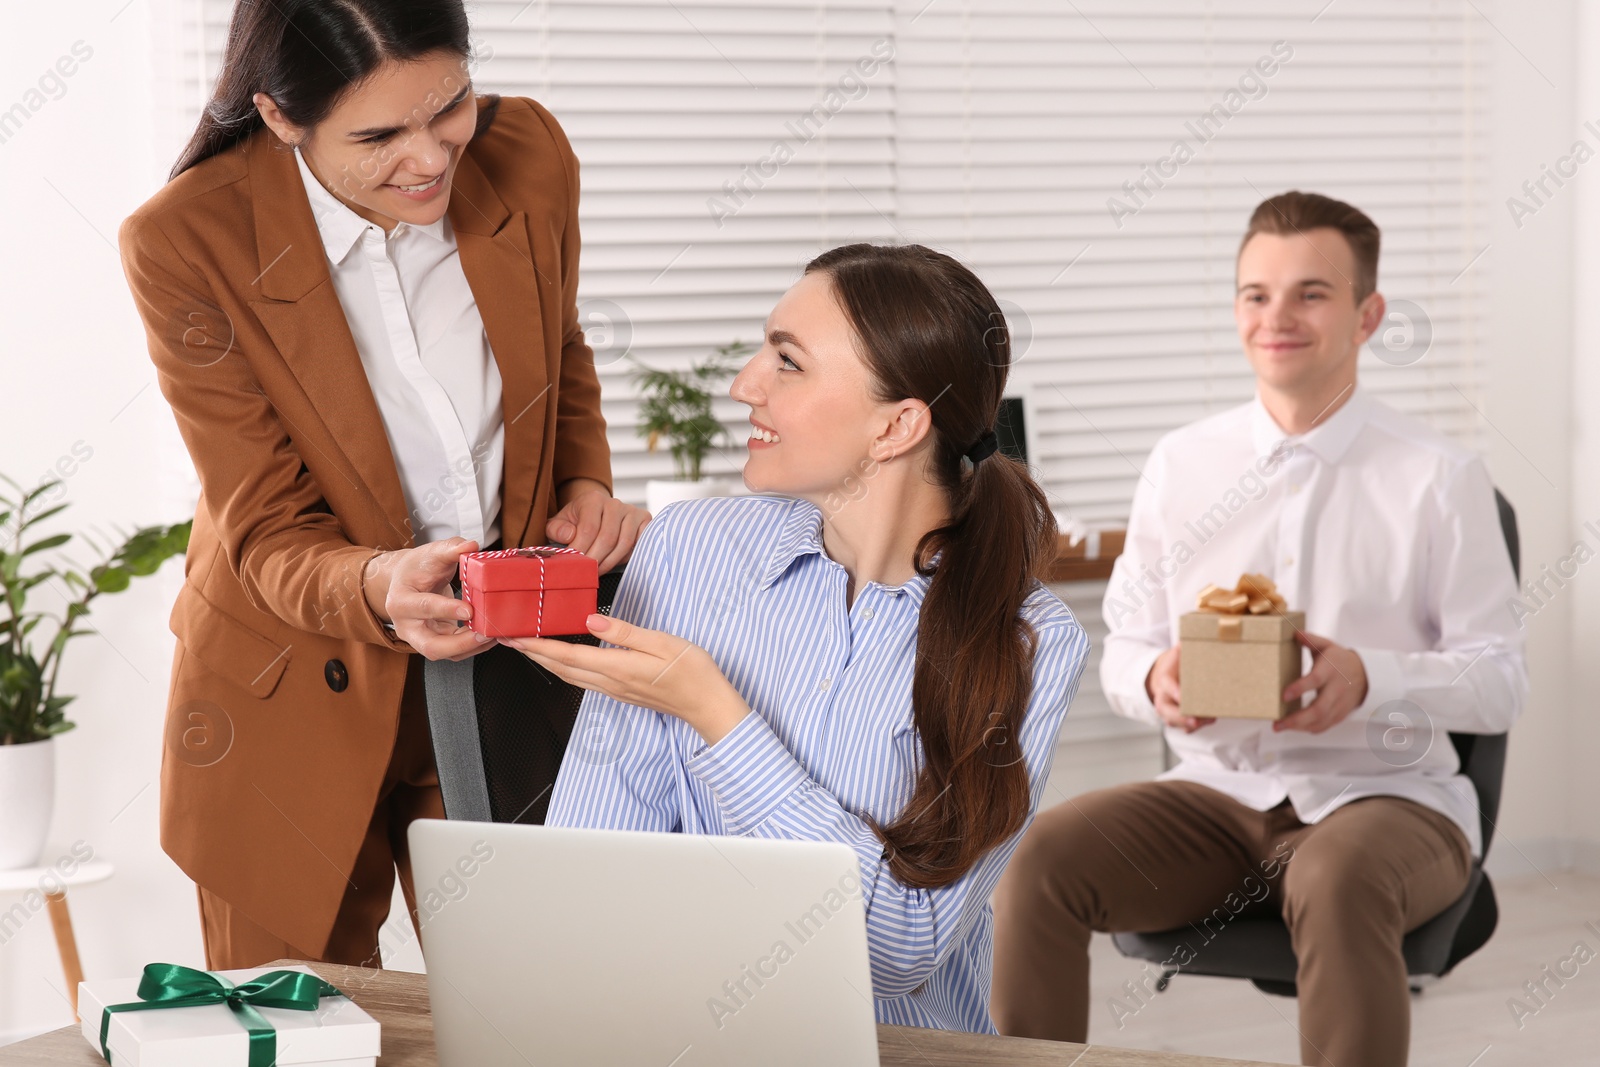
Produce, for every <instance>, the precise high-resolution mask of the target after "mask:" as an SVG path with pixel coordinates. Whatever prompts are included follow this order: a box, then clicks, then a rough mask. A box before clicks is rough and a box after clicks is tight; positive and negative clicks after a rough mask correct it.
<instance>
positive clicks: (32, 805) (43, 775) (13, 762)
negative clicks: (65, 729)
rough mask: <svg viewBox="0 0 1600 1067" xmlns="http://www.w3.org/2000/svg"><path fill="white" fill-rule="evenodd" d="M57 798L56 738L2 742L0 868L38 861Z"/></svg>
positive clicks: (30, 864)
mask: <svg viewBox="0 0 1600 1067" xmlns="http://www.w3.org/2000/svg"><path fill="white" fill-rule="evenodd" d="M55 800H56V746H55V739H54V738H48V739H46V740H44V741H30V742H28V743H27V744H25V745H0V871H9V870H15V869H16V868H18V867H32V866H33V865H34V864H36V863H38V862H39V854H40V853H41V852H43V851H44V839H45V835H46V834H48V833H49V832H50V815H51V813H52V811H53V810H54V808H55Z"/></svg>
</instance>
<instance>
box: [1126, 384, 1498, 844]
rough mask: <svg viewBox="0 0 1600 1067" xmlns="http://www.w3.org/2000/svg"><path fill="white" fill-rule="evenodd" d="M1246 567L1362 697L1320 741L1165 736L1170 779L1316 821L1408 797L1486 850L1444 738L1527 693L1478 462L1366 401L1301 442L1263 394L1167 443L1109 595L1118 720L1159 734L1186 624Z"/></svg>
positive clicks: (1266, 726) (1359, 398)
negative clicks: (1162, 675)
mask: <svg viewBox="0 0 1600 1067" xmlns="http://www.w3.org/2000/svg"><path fill="white" fill-rule="evenodd" d="M1246 573H1259V574H1265V575H1267V576H1268V577H1270V578H1272V580H1273V581H1275V582H1276V583H1277V584H1278V588H1279V590H1280V591H1281V592H1282V593H1283V595H1284V596H1285V597H1286V598H1287V599H1288V602H1289V608H1290V610H1301V611H1304V612H1305V613H1306V630H1307V631H1308V632H1309V633H1312V634H1318V635H1321V636H1324V637H1329V638H1331V639H1332V640H1334V641H1335V642H1337V643H1339V644H1341V645H1344V646H1346V647H1348V648H1352V649H1354V650H1355V651H1356V652H1357V653H1358V654H1359V655H1360V656H1361V660H1362V664H1363V666H1364V667H1365V668H1366V673H1367V684H1368V690H1367V697H1366V700H1365V701H1364V702H1363V703H1362V704H1361V706H1360V707H1358V708H1356V710H1355V711H1354V712H1352V713H1351V714H1350V715H1349V716H1348V717H1347V718H1346V719H1345V720H1344V721H1343V722H1341V723H1339V724H1338V725H1337V726H1334V727H1333V728H1331V729H1329V730H1327V731H1325V732H1323V733H1321V734H1311V733H1307V732H1305V731H1302V730H1284V731H1281V732H1276V733H1275V732H1273V730H1272V729H1271V724H1270V723H1266V722H1262V721H1258V720H1247V719H1218V720H1217V721H1216V722H1214V723H1212V724H1210V725H1208V726H1203V727H1201V728H1200V729H1198V730H1196V731H1195V732H1194V733H1190V734H1186V733H1184V732H1183V731H1182V730H1180V729H1176V728H1172V727H1168V728H1167V729H1166V739H1167V744H1168V745H1169V746H1170V747H1171V749H1172V751H1173V753H1174V755H1175V756H1176V757H1177V758H1178V760H1179V762H1178V763H1177V765H1176V766H1174V767H1173V768H1172V769H1171V770H1169V771H1167V772H1166V773H1164V774H1162V775H1160V778H1161V779H1177V780H1183V781H1191V782H1198V783H1200V784H1202V785H1206V786H1209V787H1211V788H1212V789H1216V790H1219V791H1221V792H1223V793H1226V794H1228V795H1229V796H1231V797H1233V798H1234V799H1236V800H1238V801H1239V802H1241V803H1243V804H1246V805H1248V806H1250V807H1252V808H1255V809H1256V810H1258V811H1266V810H1268V809H1270V808H1272V807H1274V806H1275V805H1277V804H1278V803H1279V802H1281V801H1282V800H1284V798H1286V797H1287V798H1288V800H1289V801H1290V802H1291V803H1292V804H1293V806H1294V810H1295V813H1296V815H1298V816H1299V818H1300V819H1301V820H1302V821H1303V822H1307V823H1314V822H1317V821H1319V820H1320V819H1322V818H1323V817H1324V816H1326V815H1327V814H1328V813H1329V812H1331V811H1333V810H1335V809H1336V808H1338V807H1339V806H1341V805H1343V804H1348V803H1349V802H1351V801H1353V800H1356V799H1359V798H1361V797H1369V796H1398V797H1406V798H1409V799H1411V800H1414V801H1416V802H1418V803H1420V804H1423V805H1426V806H1427V807H1429V808H1432V809H1434V810H1436V811H1439V812H1442V813H1444V814H1445V815H1447V816H1449V817H1450V819H1451V820H1452V821H1454V822H1455V823H1456V824H1457V825H1458V826H1460V827H1461V829H1462V831H1463V832H1464V833H1465V834H1466V836H1467V840H1468V841H1469V842H1470V843H1471V845H1472V851H1473V855H1475V856H1481V855H1482V841H1481V835H1480V833H1479V828H1478V825H1479V812H1478V807H1477V794H1476V791H1475V790H1474V789H1473V787H1472V783H1471V781H1470V780H1468V779H1467V778H1466V777H1465V776H1464V775H1462V774H1459V773H1458V771H1459V765H1458V761H1457V759H1456V752H1455V748H1454V747H1453V746H1452V745H1451V743H1450V739H1449V737H1448V736H1447V735H1448V733H1450V732H1451V731H1458V732H1467V733H1500V732H1502V731H1505V730H1507V729H1509V728H1510V726H1511V723H1512V722H1513V721H1514V720H1515V719H1516V717H1517V715H1518V713H1519V712H1520V711H1521V708H1522V703H1523V698H1524V696H1525V695H1526V692H1527V670H1526V666H1525V664H1524V660H1523V635H1522V632H1521V630H1520V628H1519V625H1518V622H1517V620H1516V619H1515V617H1514V616H1513V614H1512V612H1511V610H1510V608H1509V607H1508V604H1509V602H1511V601H1512V600H1513V599H1514V598H1515V597H1516V596H1517V587H1516V581H1515V578H1514V576H1513V574H1512V570H1511V562H1510V556H1509V554H1508V553H1507V551H1506V544H1505V540H1504V537H1503V535H1502V534H1501V531H1500V524H1499V519H1498V513H1497V511H1496V508H1495V502H1494V490H1493V487H1492V485H1491V484H1490V481H1489V475H1488V471H1487V470H1486V468H1485V467H1484V464H1483V462H1482V460H1480V459H1479V458H1478V457H1477V456H1476V455H1475V454H1473V453H1472V452H1470V451H1468V450H1466V449H1463V448H1462V447H1460V446H1458V445H1456V444H1454V443H1452V442H1450V441H1449V440H1447V439H1446V438H1444V437H1442V436H1441V435H1439V434H1437V433H1434V432H1433V431H1432V430H1430V429H1429V428H1428V427H1427V426H1425V425H1423V424H1422V423H1421V422H1419V421H1417V420H1416V419H1413V418H1411V417H1409V416H1406V415H1403V414H1401V413H1399V412H1397V411H1395V410H1394V409H1392V408H1390V407H1388V406H1387V405H1385V404H1383V403H1382V402H1380V401H1379V400H1377V399H1376V398H1373V397H1370V396H1368V395H1366V394H1365V393H1364V392H1362V391H1361V390H1360V389H1359V388H1358V389H1356V390H1354V391H1353V392H1352V393H1351V395H1350V397H1349V398H1348V399H1347V400H1346V401H1345V403H1344V404H1343V406H1341V407H1339V408H1338V409H1337V410H1335V411H1334V412H1333V413H1332V414H1331V415H1329V416H1327V417H1326V418H1325V419H1324V420H1323V421H1322V422H1321V423H1320V424H1318V425H1317V426H1315V427H1314V428H1313V429H1311V430H1310V431H1309V432H1307V433H1305V434H1302V435H1299V436H1297V437H1288V436H1286V435H1285V434H1284V432H1283V431H1282V430H1281V429H1280V428H1279V427H1278V425H1277V423H1276V422H1275V421H1274V420H1273V418H1272V416H1271V415H1270V414H1268V413H1267V410H1266V408H1265V407H1263V406H1262V404H1261V401H1260V399H1259V398H1257V399H1256V400H1254V401H1253V402H1251V403H1249V404H1245V405H1243V406H1241V407H1237V408H1234V409H1232V410H1229V411H1225V412H1222V413H1221V414H1219V415H1214V416H1212V417H1210V418H1206V419H1203V420H1201V421H1199V422H1196V423H1193V424H1191V425H1189V426H1185V427H1183V428H1182V429H1179V430H1176V431H1174V432H1173V433H1170V434H1168V435H1167V436H1165V437H1163V438H1162V439H1161V440H1160V441H1159V442H1158V443H1157V444H1156V447H1155V449H1154V450H1153V451H1152V452H1151V454H1150V459H1149V461H1148V462H1147V463H1146V465H1145V469H1144V472H1143V477H1142V478H1141V479H1140V481H1139V484H1138V486H1137V488H1136V489H1135V491H1134V498H1133V510H1132V514H1131V516H1130V517H1129V520H1128V538H1127V547H1126V548H1125V549H1124V551H1123V554H1122V555H1121V556H1120V557H1119V558H1118V559H1117V561H1116V565H1115V566H1114V567H1113V569H1112V574H1111V581H1110V585H1109V587H1108V588H1107V591H1106V600H1105V605H1104V612H1105V617H1106V621H1107V623H1108V624H1109V626H1110V635H1109V636H1108V637H1107V638H1106V643H1105V655H1104V657H1103V659H1102V661H1101V666H1100V678H1101V684H1102V686H1103V687H1104V689H1105V692H1106V695H1107V697H1108V698H1109V699H1110V701H1111V705H1112V707H1113V708H1114V709H1116V711H1117V712H1118V713H1120V714H1122V715H1125V716H1127V717H1129V718H1134V719H1140V720H1143V721H1145V722H1149V723H1151V724H1155V725H1160V724H1161V719H1160V716H1158V715H1157V713H1156V710H1155V706H1154V704H1152V703H1151V700H1150V696H1149V694H1148V693H1147V692H1146V690H1145V678H1146V676H1147V675H1148V674H1149V672H1150V668H1151V665H1152V664H1153V663H1154V662H1155V660H1156V657H1157V656H1158V655H1160V653H1161V652H1162V651H1163V650H1164V649H1166V648H1168V647H1170V646H1171V645H1172V644H1173V643H1174V641H1175V640H1176V634H1177V619H1178V616H1179V615H1180V614H1183V613H1184V612H1188V611H1193V610H1195V599H1196V596H1197V595H1198V593H1199V591H1200V590H1201V589H1202V588H1204V587H1205V586H1206V585H1207V584H1208V583H1216V584H1217V585H1221V586H1226V587H1230V588H1231V587H1232V586H1233V584H1234V582H1235V581H1237V580H1238V578H1239V576H1240V575H1242V574H1246ZM1306 662H1307V663H1308V664H1309V658H1307V661H1306ZM1179 701H1180V705H1181V701H1182V694H1181V690H1180V695H1179Z"/></svg>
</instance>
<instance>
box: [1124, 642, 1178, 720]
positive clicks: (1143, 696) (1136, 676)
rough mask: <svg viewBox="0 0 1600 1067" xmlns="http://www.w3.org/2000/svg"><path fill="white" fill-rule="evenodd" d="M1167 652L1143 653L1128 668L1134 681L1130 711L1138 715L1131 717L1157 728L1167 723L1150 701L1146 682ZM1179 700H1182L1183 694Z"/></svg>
mask: <svg viewBox="0 0 1600 1067" xmlns="http://www.w3.org/2000/svg"><path fill="white" fill-rule="evenodd" d="M1165 651H1166V649H1164V648H1152V649H1147V650H1145V651H1141V652H1140V653H1139V654H1138V655H1137V656H1135V657H1134V658H1133V663H1132V664H1131V665H1130V666H1129V668H1128V675H1129V677H1131V678H1132V679H1133V686H1132V689H1131V693H1132V700H1133V707H1132V708H1131V709H1130V710H1131V711H1133V712H1135V713H1136V714H1135V715H1133V716H1129V717H1130V718H1135V719H1137V720H1139V721H1142V722H1145V723H1148V724H1149V725H1151V726H1157V727H1161V726H1165V725H1166V722H1165V721H1164V720H1163V719H1162V718H1161V713H1160V712H1158V711H1156V702H1155V701H1153V700H1151V699H1150V690H1149V689H1148V688H1146V686H1145V682H1146V681H1147V680H1148V679H1149V677H1150V669H1151V668H1152V667H1154V666H1155V665H1156V660H1158V659H1160V658H1161V654H1162V653H1163V652H1165ZM1179 699H1180V700H1181V699H1182V694H1181V693H1180V694H1179Z"/></svg>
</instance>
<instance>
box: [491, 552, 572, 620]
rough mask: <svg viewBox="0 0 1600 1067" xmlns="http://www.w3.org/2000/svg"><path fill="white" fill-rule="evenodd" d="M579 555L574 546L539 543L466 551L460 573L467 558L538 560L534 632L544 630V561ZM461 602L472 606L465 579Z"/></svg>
mask: <svg viewBox="0 0 1600 1067" xmlns="http://www.w3.org/2000/svg"><path fill="white" fill-rule="evenodd" d="M562 555H567V556H581V555H583V553H582V552H579V551H578V550H577V549H575V548H559V547H557V546H555V545H539V546H537V547H534V548H497V549H495V550H494V551H492V552H468V553H467V554H466V556H465V557H463V559H462V562H461V571H462V574H463V575H465V574H466V566H467V565H466V561H467V560H469V559H511V558H513V557H516V556H521V557H523V558H526V559H536V560H538V561H539V608H538V615H537V616H536V617H535V618H534V623H533V629H534V632H535V633H543V632H544V581H545V571H544V561H545V560H547V559H550V558H551V557H554V556H562ZM461 602H462V603H463V604H466V605H467V606H468V607H471V606H472V586H470V585H468V584H467V583H466V582H465V581H463V582H462V583H461Z"/></svg>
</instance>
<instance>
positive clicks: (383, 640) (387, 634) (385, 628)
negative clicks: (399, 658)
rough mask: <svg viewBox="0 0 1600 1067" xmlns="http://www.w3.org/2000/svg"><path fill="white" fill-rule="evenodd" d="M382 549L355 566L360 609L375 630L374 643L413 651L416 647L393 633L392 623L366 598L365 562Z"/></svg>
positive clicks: (374, 557) (372, 558) (400, 650)
mask: <svg viewBox="0 0 1600 1067" xmlns="http://www.w3.org/2000/svg"><path fill="white" fill-rule="evenodd" d="M383 551H384V550H382V549H380V550H378V551H376V552H374V553H372V555H370V556H368V557H367V558H366V559H364V560H362V561H361V564H360V566H358V567H357V568H356V575H357V580H356V596H357V597H358V598H359V599H360V601H361V610H362V611H364V612H366V613H367V618H368V621H369V622H370V623H371V624H372V628H373V629H374V630H375V631H376V638H377V640H376V641H375V642H374V643H375V644H380V645H383V646H384V647H386V648H392V649H394V650H395V651H396V652H407V653H410V652H415V651H416V649H414V648H412V647H411V646H410V645H409V644H407V643H406V642H405V641H402V640H401V639H400V638H399V637H397V636H396V635H395V632H394V624H393V623H387V622H384V621H383V619H382V618H380V617H379V615H378V613H377V612H376V611H373V610H372V604H371V602H370V601H368V600H367V564H369V563H371V562H372V561H373V560H375V559H377V558H378V557H379V556H381V555H383Z"/></svg>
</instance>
